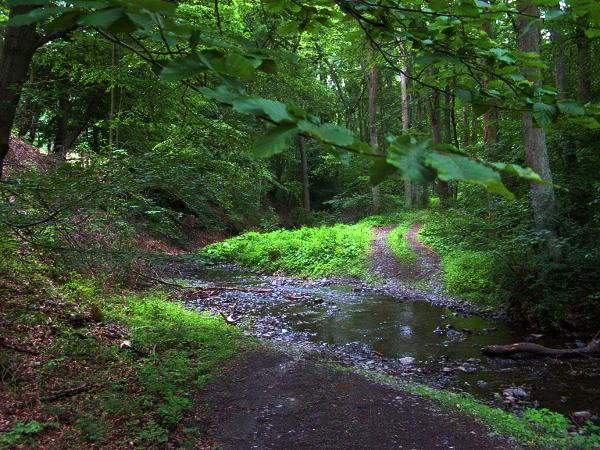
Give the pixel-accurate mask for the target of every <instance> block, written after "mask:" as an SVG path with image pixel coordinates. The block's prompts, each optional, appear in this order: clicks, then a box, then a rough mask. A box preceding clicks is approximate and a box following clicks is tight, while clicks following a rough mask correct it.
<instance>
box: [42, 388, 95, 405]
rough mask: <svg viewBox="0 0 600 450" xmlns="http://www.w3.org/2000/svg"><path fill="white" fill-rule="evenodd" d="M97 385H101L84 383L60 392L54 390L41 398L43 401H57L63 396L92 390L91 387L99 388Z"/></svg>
mask: <svg viewBox="0 0 600 450" xmlns="http://www.w3.org/2000/svg"><path fill="white" fill-rule="evenodd" d="M97 387H99V386H96V385H93V384H82V385H81V386H77V387H75V388H71V389H65V390H63V391H58V392H53V393H52V394H50V395H46V396H44V397H41V400H42V401H43V402H53V401H56V400H60V399H62V398H67V397H72V396H74V395H77V394H81V393H83V392H87V391H90V390H91V389H93V388H97Z"/></svg>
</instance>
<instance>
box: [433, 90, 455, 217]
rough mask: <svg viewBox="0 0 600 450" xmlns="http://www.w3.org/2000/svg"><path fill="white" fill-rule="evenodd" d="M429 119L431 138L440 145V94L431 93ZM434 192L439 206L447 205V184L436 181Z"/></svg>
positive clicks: (441, 140) (441, 139)
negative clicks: (438, 200)
mask: <svg viewBox="0 0 600 450" xmlns="http://www.w3.org/2000/svg"><path fill="white" fill-rule="evenodd" d="M429 117H430V118H431V133H432V137H433V143H434V144H441V143H442V142H443V138H442V111H441V108H440V93H439V91H433V93H432V95H431V102H430V110H429ZM436 191H437V194H438V197H439V199H440V204H441V205H442V206H447V205H448V199H449V197H450V195H449V189H448V182H447V181H442V180H437V181H436Z"/></svg>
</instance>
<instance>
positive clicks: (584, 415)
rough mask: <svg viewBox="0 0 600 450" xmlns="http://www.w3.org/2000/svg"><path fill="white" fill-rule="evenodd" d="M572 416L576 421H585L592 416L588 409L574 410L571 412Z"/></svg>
mask: <svg viewBox="0 0 600 450" xmlns="http://www.w3.org/2000/svg"><path fill="white" fill-rule="evenodd" d="M573 417H575V419H577V420H578V421H581V422H585V421H586V420H589V419H591V418H592V413H591V412H589V411H576V412H574V413H573Z"/></svg>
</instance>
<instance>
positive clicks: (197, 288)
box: [133, 270, 273, 294]
mask: <svg viewBox="0 0 600 450" xmlns="http://www.w3.org/2000/svg"><path fill="white" fill-rule="evenodd" d="M133 272H134V273H135V274H136V275H139V276H141V277H143V278H147V279H148V280H151V281H154V282H156V283H159V284H162V285H164V286H169V287H173V288H175V289H180V290H182V291H191V292H192V293H194V292H196V291H197V292H204V291H240V292H257V293H260V294H266V293H269V292H273V289H270V288H253V287H238V286H184V285H181V284H177V283H171V282H169V281H165V280H162V279H160V278H156V277H153V276H150V275H148V274H145V273H141V272H138V271H135V270H134V271H133Z"/></svg>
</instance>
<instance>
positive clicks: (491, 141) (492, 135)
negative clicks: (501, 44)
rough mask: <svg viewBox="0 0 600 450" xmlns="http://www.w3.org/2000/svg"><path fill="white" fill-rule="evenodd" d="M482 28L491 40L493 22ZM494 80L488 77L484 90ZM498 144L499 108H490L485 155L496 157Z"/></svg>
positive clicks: (485, 127)
mask: <svg viewBox="0 0 600 450" xmlns="http://www.w3.org/2000/svg"><path fill="white" fill-rule="evenodd" d="M482 27H483V30H484V31H485V32H486V33H487V35H488V36H489V37H490V38H493V37H494V30H493V27H492V21H491V20H484V21H483V24H482ZM493 79H494V77H492V76H491V75H489V74H488V75H486V76H485V78H484V80H483V86H484V88H487V87H488V85H489V83H490V82H491V81H492V80H493ZM496 142H498V108H496V107H495V106H490V108H489V109H488V110H487V111H486V112H485V113H484V114H483V146H484V148H485V155H486V157H487V158H489V159H494V158H495V157H496V155H495V153H496V151H495V150H496Z"/></svg>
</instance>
